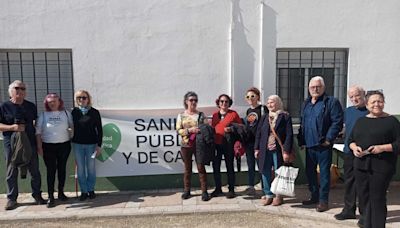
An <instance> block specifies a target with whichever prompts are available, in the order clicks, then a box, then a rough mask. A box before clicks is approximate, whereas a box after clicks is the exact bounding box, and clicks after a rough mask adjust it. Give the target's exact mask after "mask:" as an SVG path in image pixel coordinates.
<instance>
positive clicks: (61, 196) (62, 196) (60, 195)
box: [58, 191, 68, 201]
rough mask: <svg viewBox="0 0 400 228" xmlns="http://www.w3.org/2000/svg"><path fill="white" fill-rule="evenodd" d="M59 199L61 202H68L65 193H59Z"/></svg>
mask: <svg viewBox="0 0 400 228" xmlns="http://www.w3.org/2000/svg"><path fill="white" fill-rule="evenodd" d="M58 199H59V200H61V201H67V200H68V197H67V196H66V195H65V194H64V192H63V191H59V192H58Z"/></svg>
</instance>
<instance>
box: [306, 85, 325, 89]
mask: <svg viewBox="0 0 400 228" xmlns="http://www.w3.org/2000/svg"><path fill="white" fill-rule="evenodd" d="M309 88H310V89H321V88H322V86H310V87H309Z"/></svg>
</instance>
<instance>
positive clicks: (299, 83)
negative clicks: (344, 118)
mask: <svg viewBox="0 0 400 228" xmlns="http://www.w3.org/2000/svg"><path fill="white" fill-rule="evenodd" d="M276 53H277V54H276V68H277V69H276V73H277V80H276V91H277V94H278V95H279V96H280V97H281V98H282V101H283V105H284V108H285V110H287V111H288V112H289V113H290V114H291V116H292V117H293V122H295V123H298V122H299V121H300V119H299V118H300V109H301V105H302V103H303V101H304V99H306V98H307V97H308V95H309V93H308V82H309V80H310V79H311V78H312V77H314V76H317V75H320V76H322V77H323V78H324V81H325V86H326V93H327V94H328V95H331V96H335V97H336V98H338V99H339V101H340V103H341V104H342V106H343V107H345V105H346V91H347V89H346V87H347V49H320V48H319V49H303V48H302V49H297V48H296V49H294V48H279V49H277V52H276Z"/></svg>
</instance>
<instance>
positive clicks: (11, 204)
mask: <svg viewBox="0 0 400 228" xmlns="http://www.w3.org/2000/svg"><path fill="white" fill-rule="evenodd" d="M15 208H17V201H16V200H10V199H9V200H8V201H7V204H6V206H5V207H4V209H6V210H7V211H9V210H14V209H15Z"/></svg>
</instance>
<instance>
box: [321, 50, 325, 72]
mask: <svg viewBox="0 0 400 228" xmlns="http://www.w3.org/2000/svg"><path fill="white" fill-rule="evenodd" d="M324 63H325V51H322V76H324V77H325V65H324Z"/></svg>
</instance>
